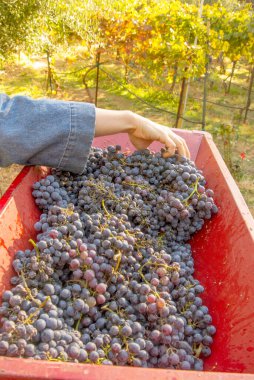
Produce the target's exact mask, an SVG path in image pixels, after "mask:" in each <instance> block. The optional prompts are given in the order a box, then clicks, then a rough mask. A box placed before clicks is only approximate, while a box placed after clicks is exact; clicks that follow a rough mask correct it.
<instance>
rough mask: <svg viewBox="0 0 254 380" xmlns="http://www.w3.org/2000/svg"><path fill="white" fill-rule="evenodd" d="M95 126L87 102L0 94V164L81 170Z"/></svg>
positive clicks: (92, 106) (91, 107) (91, 106)
mask: <svg viewBox="0 0 254 380" xmlns="http://www.w3.org/2000/svg"><path fill="white" fill-rule="evenodd" d="M94 129H95V106H94V105H93V104H90V103H81V102H68V101H60V100H51V99H40V100H33V99H30V98H28V97H25V96H14V97H13V98H9V97H8V96H7V95H5V94H0V166H8V165H10V164H12V163H17V164H21V165H43V166H49V167H55V168H59V169H62V170H67V171H71V172H74V173H82V172H83V171H84V168H85V165H86V162H87V158H88V155H89V151H90V148H91V144H92V141H93V137H94Z"/></svg>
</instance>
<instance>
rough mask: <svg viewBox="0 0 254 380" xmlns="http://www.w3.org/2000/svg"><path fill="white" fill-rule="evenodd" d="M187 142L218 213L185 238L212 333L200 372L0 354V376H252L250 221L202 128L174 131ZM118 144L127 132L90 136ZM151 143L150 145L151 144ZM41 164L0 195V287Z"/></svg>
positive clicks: (253, 255) (21, 243) (28, 224)
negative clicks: (192, 259) (202, 291)
mask: <svg viewBox="0 0 254 380" xmlns="http://www.w3.org/2000/svg"><path fill="white" fill-rule="evenodd" d="M177 133H179V134H180V135H181V136H182V137H184V138H185V139H186V141H187V143H188V145H189V147H190V151H191V155H192V159H193V160H194V161H195V163H196V165H197V167H198V168H200V169H202V170H203V172H204V175H205V177H206V179H207V183H208V186H209V187H210V188H212V189H213V190H214V191H215V201H216V203H217V205H218V206H219V213H218V214H217V215H216V216H215V217H213V219H212V220H211V221H209V222H207V223H206V224H205V227H204V228H203V229H202V231H200V232H199V233H197V234H196V235H195V236H194V237H193V239H192V241H191V245H192V248H193V252H194V259H195V270H196V271H195V276H196V277H197V278H198V279H199V280H200V281H201V283H202V284H203V285H204V286H205V288H206V290H205V293H204V295H203V300H204V303H205V304H206V305H207V306H208V307H209V309H210V312H211V315H212V317H213V323H214V324H215V326H216V327H217V334H216V336H215V338H214V344H213V346H212V355H211V356H210V357H209V358H208V359H207V360H206V362H205V371H204V372H202V373H201V372H195V371H180V370H164V369H142V368H141V369H140V368H139V369H137V368H129V367H128V368H127V367H124V368H121V367H108V366H97V365H85V364H73V363H61V362H44V361H34V360H30V359H12V358H6V357H0V379H5V380H7V379H8V380H11V379H37V380H39V379H52V380H57V379H59V380H64V379H68V380H69V379H75V380H79V379H89V380H97V379H98V380H99V379H103V380H122V379H128V378H131V379H132V380H136V379H139V380H140V379H141V380H142V379H146V380H153V379H156V378H159V379H160V380H166V379H172V380H173V379H174V380H181V379H186V380H190V379H197V378H199V379H208V380H209V379H214V380H215V379H224V380H226V379H246V380H247V379H254V375H253V374H254V220H253V218H252V216H251V214H250V212H249V210H248V208H247V206H246V203H245V201H244V199H243V197H242V195H241V193H240V191H239V189H238V187H237V186H236V184H235V182H234V180H233V178H232V177H231V175H230V173H229V171H228V169H227V167H226V165H225V163H224V162H223V160H222V158H221V156H220V154H219V152H218V150H217V148H216V146H215V144H214V143H213V141H212V138H211V136H210V135H209V134H207V133H202V132H196V131H192V132H191V131H177ZM119 143H120V144H121V145H122V146H123V147H124V149H125V150H133V147H132V146H131V144H130V143H129V140H128V136H127V135H116V136H111V137H108V138H98V139H95V141H94V145H95V146H99V147H105V146H107V145H109V144H119ZM159 148H160V144H158V143H153V144H152V146H151V149H154V150H158V149H159ZM45 173H46V169H45V168H34V167H31V168H28V167H26V168H24V169H23V171H22V172H21V173H20V175H19V176H18V177H17V179H16V180H15V181H14V182H13V184H12V185H11V187H10V188H9V190H8V191H7V192H6V194H5V195H4V196H3V198H2V199H1V200H0V294H1V293H2V292H3V291H4V290H5V289H8V288H9V287H10V285H9V279H10V277H11V275H12V274H13V270H12V268H11V261H12V258H13V255H14V252H15V251H16V250H18V249H24V248H26V247H28V246H29V243H28V240H29V239H30V238H35V232H34V230H33V224H34V223H35V221H36V220H37V219H38V217H39V210H38V209H37V207H36V206H35V203H34V201H33V198H32V195H31V185H32V183H33V182H35V181H36V180H38V179H39V178H41V177H42V176H43V175H45Z"/></svg>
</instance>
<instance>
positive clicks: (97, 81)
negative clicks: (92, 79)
mask: <svg viewBox="0 0 254 380" xmlns="http://www.w3.org/2000/svg"><path fill="white" fill-rule="evenodd" d="M100 56H101V53H97V55H96V68H97V70H96V88H95V100H94V104H95V106H96V107H97V103H98V91H99V74H100Z"/></svg>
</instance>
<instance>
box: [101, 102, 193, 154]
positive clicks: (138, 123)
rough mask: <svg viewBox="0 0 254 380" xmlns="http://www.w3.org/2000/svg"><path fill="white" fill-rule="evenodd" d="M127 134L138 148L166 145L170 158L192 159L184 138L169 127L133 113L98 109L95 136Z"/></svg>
mask: <svg viewBox="0 0 254 380" xmlns="http://www.w3.org/2000/svg"><path fill="white" fill-rule="evenodd" d="M120 132H127V133H128V134H129V138H130V141H131V142H132V144H133V145H134V146H135V148H137V149H138V150H140V149H145V148H147V147H148V146H149V145H150V144H151V143H152V142H153V141H159V142H161V143H162V144H165V146H166V148H167V151H166V152H165V156H167V157H169V156H172V155H173V154H175V153H176V151H177V153H178V154H180V155H182V156H185V157H187V158H190V152H189V149H188V147H187V144H186V142H185V140H184V139H183V138H181V137H180V136H178V135H177V134H176V133H174V132H173V131H172V130H171V129H170V128H169V127H166V126H164V125H160V124H157V123H155V122H153V121H151V120H149V119H147V118H145V117H142V116H140V115H138V114H136V113H133V112H131V111H114V110H104V109H101V108H96V123H95V136H96V137H98V136H107V135H112V134H115V133H120Z"/></svg>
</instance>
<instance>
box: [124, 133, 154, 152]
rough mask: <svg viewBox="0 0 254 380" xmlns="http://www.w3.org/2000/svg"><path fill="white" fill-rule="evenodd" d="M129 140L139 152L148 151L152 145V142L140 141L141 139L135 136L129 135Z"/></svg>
mask: <svg viewBox="0 0 254 380" xmlns="http://www.w3.org/2000/svg"><path fill="white" fill-rule="evenodd" d="M129 138H130V141H131V143H132V144H133V145H134V146H135V148H136V149H138V150H142V149H146V148H147V147H148V146H149V145H150V144H151V143H152V141H151V140H144V139H140V138H139V137H135V136H133V135H129Z"/></svg>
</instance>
